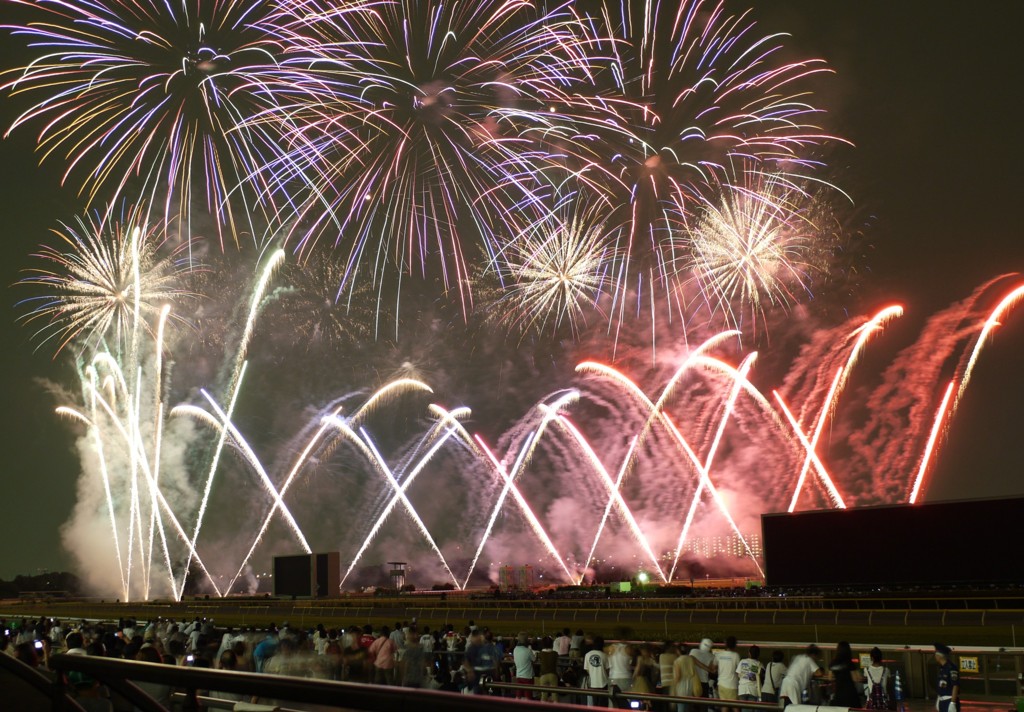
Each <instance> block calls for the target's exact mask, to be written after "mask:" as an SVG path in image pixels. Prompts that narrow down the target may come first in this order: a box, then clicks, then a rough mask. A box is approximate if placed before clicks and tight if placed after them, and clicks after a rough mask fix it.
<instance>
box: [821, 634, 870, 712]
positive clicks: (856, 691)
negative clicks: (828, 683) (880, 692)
mask: <svg viewBox="0 0 1024 712" xmlns="http://www.w3.org/2000/svg"><path fill="white" fill-rule="evenodd" d="M829 672H830V674H831V676H832V679H833V680H834V681H835V690H834V692H833V694H832V700H831V704H832V705H834V706H836V707H860V706H861V699H860V690H861V689H863V685H864V677H863V676H862V675H861V672H860V668H858V667H857V666H856V665H855V664H854V662H853V650H851V649H850V644H849V643H848V642H846V641H845V640H841V641H839V643H838V644H837V645H836V652H835V655H834V656H833V658H832V663H831V664H830V665H829Z"/></svg>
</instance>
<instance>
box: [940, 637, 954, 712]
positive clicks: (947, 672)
mask: <svg viewBox="0 0 1024 712" xmlns="http://www.w3.org/2000/svg"><path fill="white" fill-rule="evenodd" d="M935 662H937V663H938V664H939V672H938V679H937V681H936V685H935V690H936V704H935V708H936V709H937V710H938V712H958V710H959V709H960V672H959V671H958V670H957V669H956V666H955V665H954V664H953V651H952V649H951V648H950V647H949V646H948V645H944V644H943V643H936V644H935Z"/></svg>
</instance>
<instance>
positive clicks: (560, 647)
mask: <svg viewBox="0 0 1024 712" xmlns="http://www.w3.org/2000/svg"><path fill="white" fill-rule="evenodd" d="M571 642H572V639H571V638H570V637H569V636H567V635H560V636H558V637H557V638H555V644H554V648H555V652H556V653H558V654H559V655H568V654H569V643H571Z"/></svg>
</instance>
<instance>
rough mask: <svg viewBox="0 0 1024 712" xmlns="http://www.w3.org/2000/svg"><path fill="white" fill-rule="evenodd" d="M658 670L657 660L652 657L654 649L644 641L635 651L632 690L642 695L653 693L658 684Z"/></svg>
mask: <svg viewBox="0 0 1024 712" xmlns="http://www.w3.org/2000/svg"><path fill="white" fill-rule="evenodd" d="M659 678H660V672H659V669H658V661H657V660H655V658H654V650H653V649H652V648H651V646H650V644H648V643H644V644H643V645H641V646H640V652H639V653H637V657H636V665H635V666H634V667H633V684H632V692H639V693H641V694H644V695H650V694H653V693H654V688H655V687H656V686H657V684H658V680H659Z"/></svg>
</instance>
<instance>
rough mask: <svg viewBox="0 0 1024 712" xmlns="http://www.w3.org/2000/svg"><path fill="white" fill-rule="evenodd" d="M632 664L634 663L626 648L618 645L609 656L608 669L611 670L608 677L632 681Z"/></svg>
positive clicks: (620, 644)
mask: <svg viewBox="0 0 1024 712" xmlns="http://www.w3.org/2000/svg"><path fill="white" fill-rule="evenodd" d="M631 662H633V661H632V660H631V659H630V657H629V652H628V651H627V650H626V646H625V645H623V644H622V643H616V644H615V646H613V647H612V654H611V655H609V656H608V667H609V668H610V670H609V673H608V676H609V677H610V678H612V679H613V680H628V679H631V678H632V677H633V671H632V670H630V669H629V667H630V663H631Z"/></svg>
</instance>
